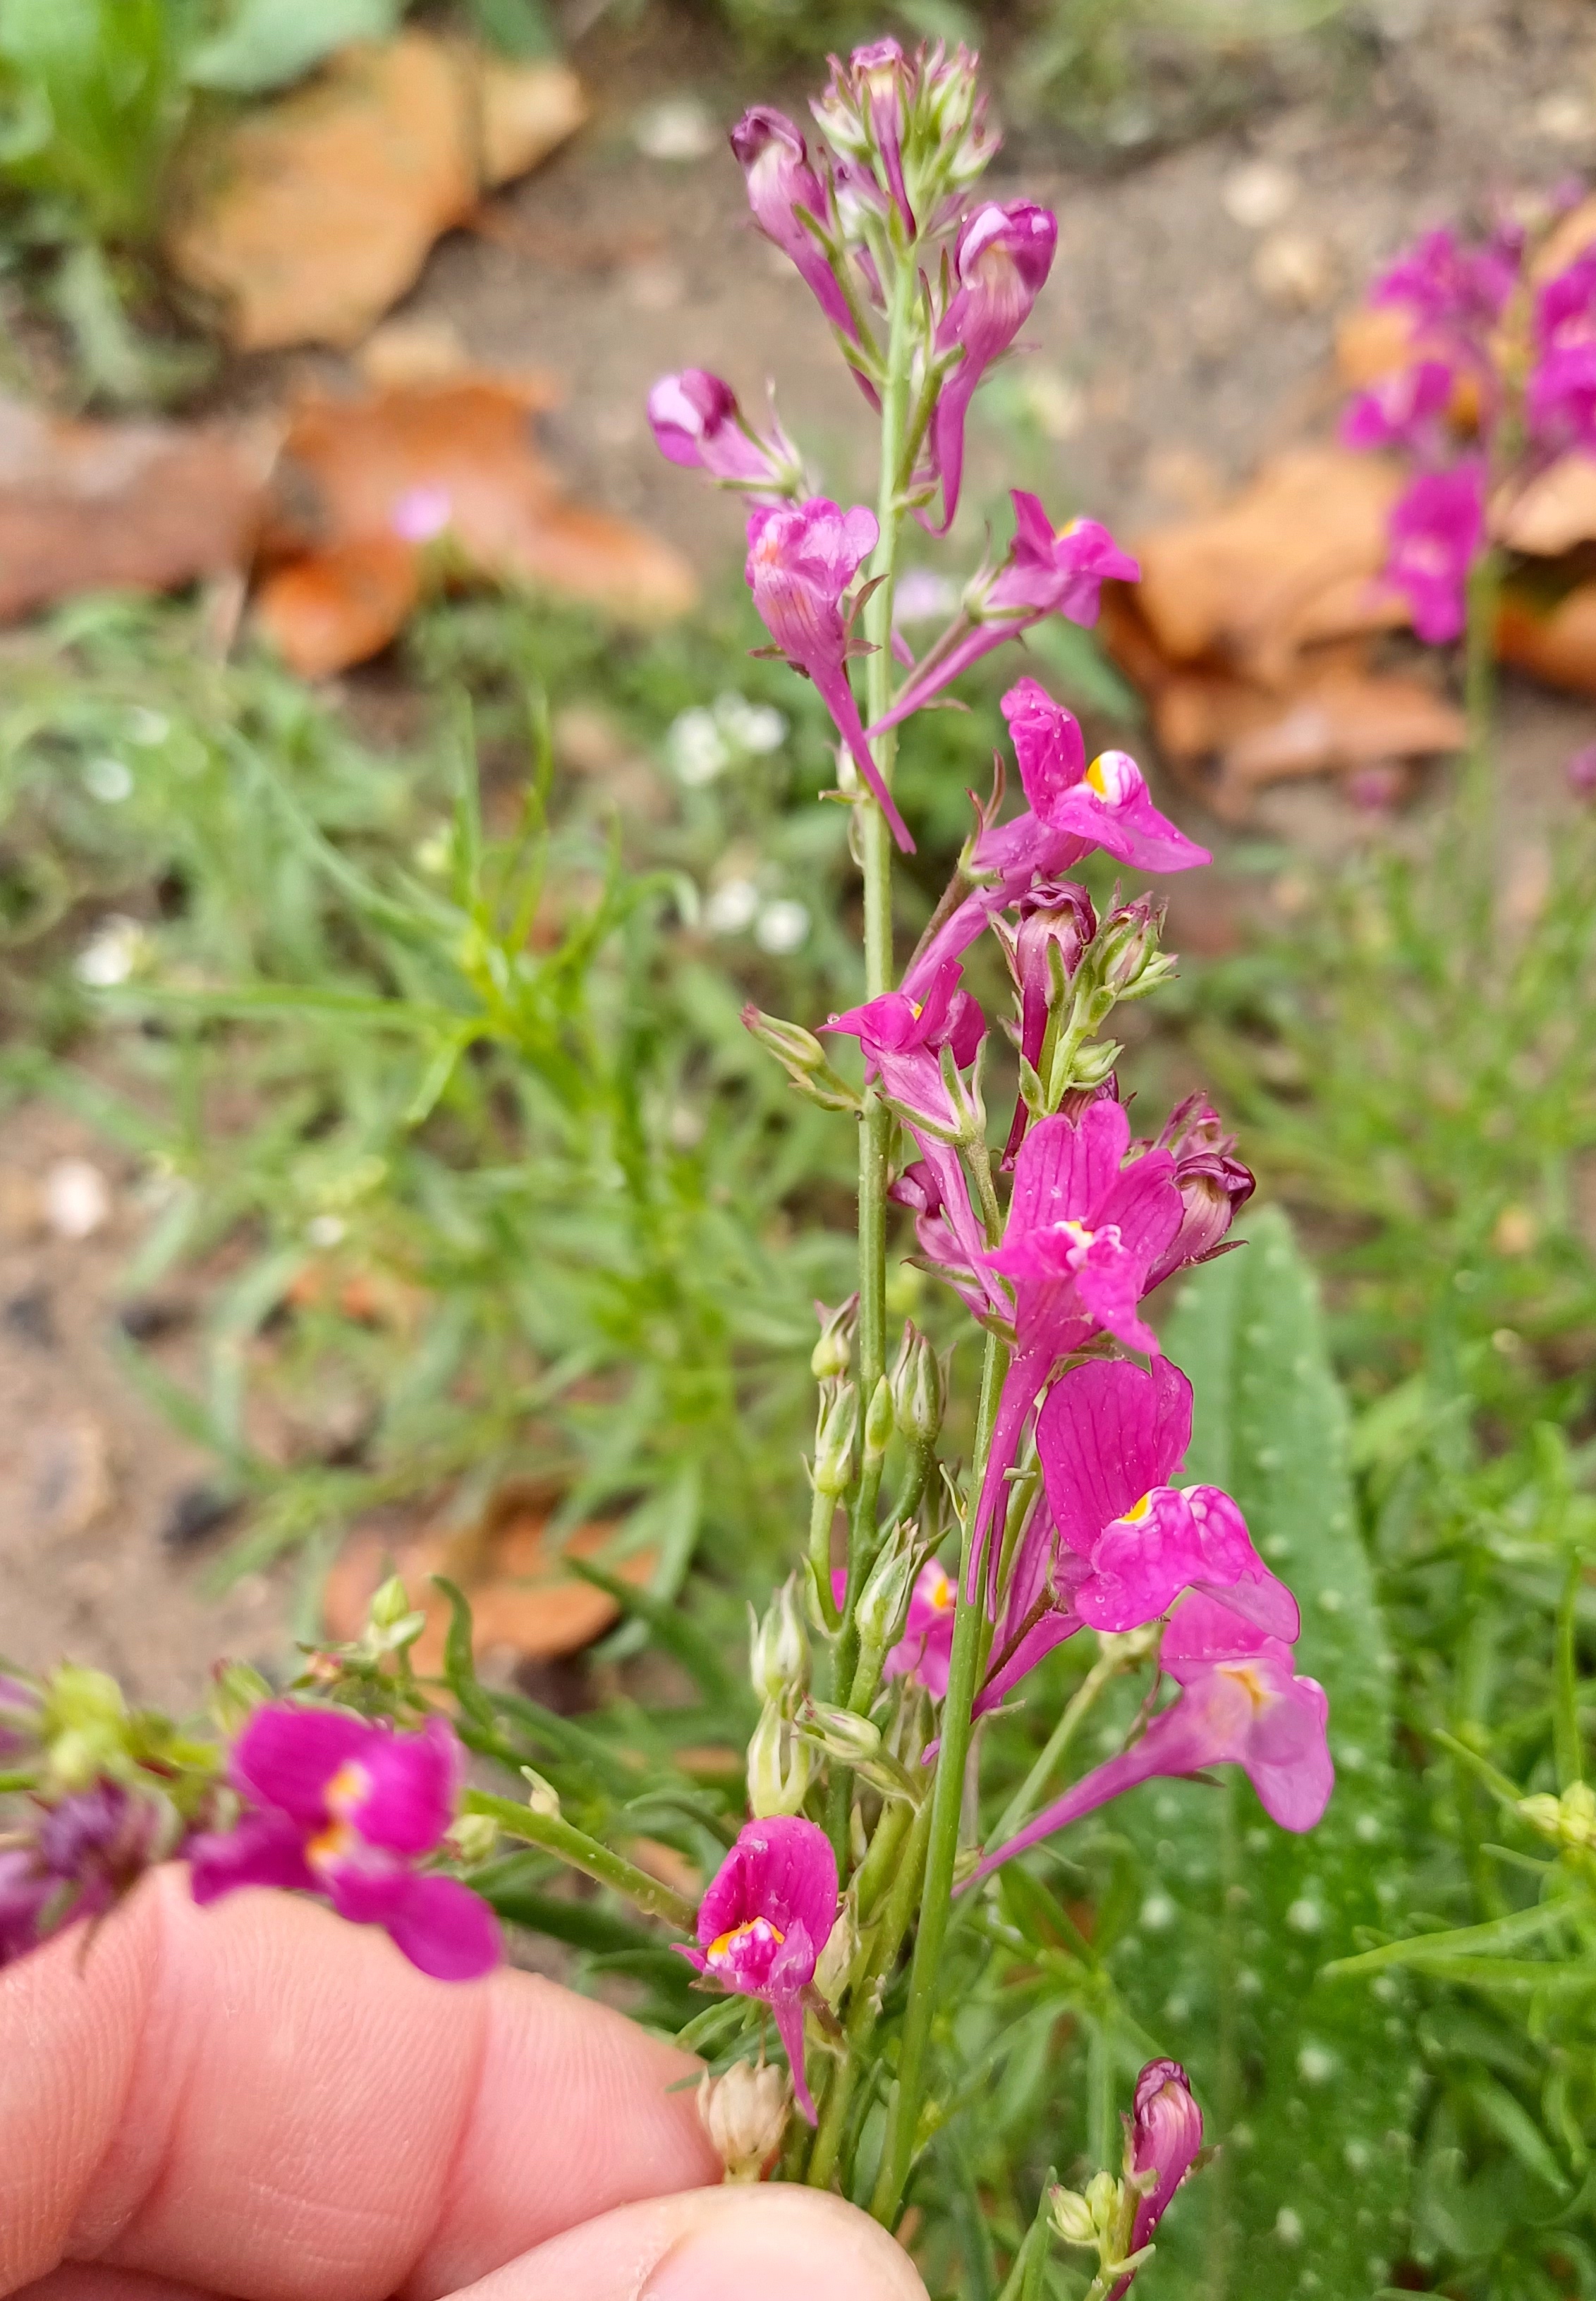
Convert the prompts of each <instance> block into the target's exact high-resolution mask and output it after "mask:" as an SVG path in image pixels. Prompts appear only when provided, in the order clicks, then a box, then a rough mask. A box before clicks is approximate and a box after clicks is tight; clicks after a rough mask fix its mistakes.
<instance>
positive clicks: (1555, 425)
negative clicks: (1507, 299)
mask: <svg viewBox="0 0 1596 2301" xmlns="http://www.w3.org/2000/svg"><path fill="white" fill-rule="evenodd" d="M1535 343H1536V350H1537V355H1538V356H1537V358H1536V362H1535V364H1534V366H1533V368H1532V369H1531V371H1530V377H1529V382H1528V385H1527V387H1526V389H1525V415H1526V417H1527V419H1528V423H1529V428H1530V431H1532V433H1533V435H1534V437H1535V438H1536V439H1538V440H1539V441H1540V442H1541V443H1542V446H1544V447H1546V448H1551V449H1554V450H1561V449H1564V448H1583V447H1590V446H1592V445H1593V444H1596V251H1592V249H1589V248H1587V249H1586V250H1585V251H1584V252H1583V255H1579V256H1578V257H1576V258H1575V261H1574V263H1572V264H1570V265H1569V266H1568V268H1567V271H1565V272H1558V275H1557V277H1556V278H1555V279H1554V280H1548V281H1547V283H1546V285H1545V287H1544V288H1542V290H1541V294H1540V297H1539V298H1538V299H1537V302H1536V305H1535Z"/></svg>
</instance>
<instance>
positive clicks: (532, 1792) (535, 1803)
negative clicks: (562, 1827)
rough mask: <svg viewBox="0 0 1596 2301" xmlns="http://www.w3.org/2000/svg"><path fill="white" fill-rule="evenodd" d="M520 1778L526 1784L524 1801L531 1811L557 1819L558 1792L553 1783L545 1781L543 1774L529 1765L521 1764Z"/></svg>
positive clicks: (547, 1818)
mask: <svg viewBox="0 0 1596 2301" xmlns="http://www.w3.org/2000/svg"><path fill="white" fill-rule="evenodd" d="M521 1778H522V1781H523V1782H524V1783H525V1784H526V1786H527V1790H526V1802H527V1803H528V1805H530V1806H531V1810H532V1812H534V1813H540V1814H542V1815H543V1816H544V1818H545V1820H548V1821H557V1820H559V1817H560V1794H559V1792H558V1790H557V1789H556V1787H555V1786H554V1784H553V1783H552V1782H550V1781H546V1780H545V1779H544V1778H543V1776H542V1775H541V1774H540V1773H539V1772H538V1771H537V1770H535V1768H533V1767H531V1766H522V1770H521Z"/></svg>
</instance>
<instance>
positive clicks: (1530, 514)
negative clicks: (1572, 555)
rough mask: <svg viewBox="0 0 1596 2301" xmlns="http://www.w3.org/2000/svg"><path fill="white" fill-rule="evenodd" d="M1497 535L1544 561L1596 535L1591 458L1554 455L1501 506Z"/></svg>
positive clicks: (1594, 460) (1595, 460)
mask: <svg viewBox="0 0 1596 2301" xmlns="http://www.w3.org/2000/svg"><path fill="white" fill-rule="evenodd" d="M1501 536H1502V540H1503V541H1504V542H1505V543H1507V544H1508V545H1509V546H1510V547H1511V548H1512V549H1513V550H1515V551H1522V552H1525V553H1526V554H1528V555H1529V556H1532V557H1534V558H1544V559H1557V558H1559V557H1560V556H1561V555H1562V554H1563V553H1564V552H1565V551H1572V550H1573V548H1574V547H1575V544H1576V543H1588V542H1590V541H1591V540H1592V538H1596V456H1583V455H1573V456H1558V460H1557V462H1556V463H1555V464H1551V465H1550V466H1549V468H1548V469H1547V470H1546V471H1544V472H1541V473H1537V474H1536V476H1535V477H1534V478H1533V480H1532V481H1530V483H1529V485H1528V487H1526V488H1525V489H1524V491H1523V493H1522V494H1521V495H1520V496H1519V497H1518V498H1517V501H1516V502H1515V503H1513V504H1512V505H1511V506H1508V508H1507V509H1506V510H1505V512H1504V514H1503V518H1502V527H1501Z"/></svg>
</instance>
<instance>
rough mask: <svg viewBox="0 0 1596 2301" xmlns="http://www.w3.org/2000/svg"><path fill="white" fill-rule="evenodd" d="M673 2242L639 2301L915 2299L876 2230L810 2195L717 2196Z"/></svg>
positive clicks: (920, 2298)
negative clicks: (706, 2214)
mask: <svg viewBox="0 0 1596 2301" xmlns="http://www.w3.org/2000/svg"><path fill="white" fill-rule="evenodd" d="M716 2206H717V2210H716V2211H715V2212H714V2213H713V2214H712V2215H710V2216H709V2217H707V2218H706V2220H705V2221H704V2222H701V2223H700V2224H699V2225H698V2227H697V2228H695V2229H692V2230H689V2231H688V2232H687V2234H686V2235H685V2236H683V2237H681V2238H678V2240H677V2242H676V2243H675V2245H673V2247H672V2248H671V2250H670V2252H669V2253H667V2254H666V2255H665V2256H664V2260H663V2261H662V2262H661V2263H659V2265H658V2267H657V2268H656V2270H655V2272H654V2274H653V2276H652V2277H651V2278H650V2279H649V2280H648V2283H647V2284H646V2285H645V2286H644V2288H643V2291H642V2294H641V2296H640V2297H639V2301H924V2294H925V2288H924V2287H923V2285H922V2284H921V2282H920V2280H919V2279H918V2277H916V2276H915V2272H914V2269H913V2267H912V2266H911V2264H910V2263H909V2261H908V2258H907V2255H904V2254H903V2253H901V2252H899V2250H898V2247H897V2246H896V2245H894V2244H893V2242H892V2240H891V2238H890V2237H889V2236H888V2235H887V2234H886V2232H885V2230H882V2229H879V2228H878V2227H877V2226H876V2224H875V2222H872V2221H868V2220H866V2218H865V2215H864V2214H863V2213H856V2212H855V2210H854V2208H853V2207H852V2206H851V2205H844V2204H843V2203H842V2202H841V2200H840V2198H837V2197H829V2196H822V2195H821V2194H820V2193H819V2192H818V2191H816V2190H813V2189H809V2190H805V2189H782V2188H764V2189H756V2190H755V2191H753V2192H752V2193H750V2194H748V2195H745V2196H733V2195H732V2194H731V2193H730V2192H727V2191H723V2192H722V2193H721V2194H720V2196H718V2197H717V2199H716Z"/></svg>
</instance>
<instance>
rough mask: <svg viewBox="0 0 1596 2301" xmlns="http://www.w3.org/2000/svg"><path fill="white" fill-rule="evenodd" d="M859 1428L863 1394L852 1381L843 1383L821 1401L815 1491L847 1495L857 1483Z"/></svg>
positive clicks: (817, 1432)
mask: <svg viewBox="0 0 1596 2301" xmlns="http://www.w3.org/2000/svg"><path fill="white" fill-rule="evenodd" d="M858 1427H859V1393H858V1392H857V1391H856V1389H855V1387H854V1385H853V1384H852V1383H851V1382H840V1383H839V1384H838V1385H837V1386H836V1388H835V1389H834V1390H833V1391H832V1393H831V1396H830V1397H829V1398H827V1399H824V1400H823V1401H822V1402H821V1409H820V1420H819V1425H818V1427H817V1428H816V1430H815V1493H816V1494H846V1493H847V1492H848V1487H849V1486H850V1485H852V1483H853V1475H854V1439H855V1437H856V1435H857V1432H858Z"/></svg>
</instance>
